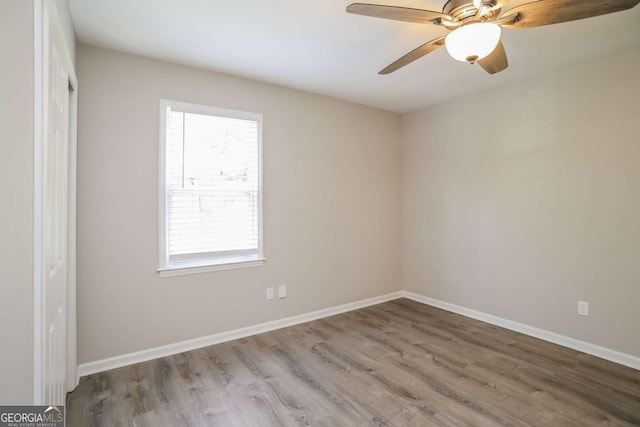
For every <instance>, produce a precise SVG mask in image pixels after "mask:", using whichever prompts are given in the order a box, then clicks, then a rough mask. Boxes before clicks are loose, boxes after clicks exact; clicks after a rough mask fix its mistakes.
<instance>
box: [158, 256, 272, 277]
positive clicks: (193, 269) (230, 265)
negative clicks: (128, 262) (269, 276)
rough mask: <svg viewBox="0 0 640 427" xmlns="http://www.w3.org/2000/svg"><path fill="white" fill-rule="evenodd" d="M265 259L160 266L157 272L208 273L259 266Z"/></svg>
mask: <svg viewBox="0 0 640 427" xmlns="http://www.w3.org/2000/svg"><path fill="white" fill-rule="evenodd" d="M265 261H266V259H265V258H254V259H250V260H246V261H231V262H225V263H221V264H205V265H197V264H196V265H193V264H186V265H179V266H171V267H160V268H159V269H158V273H160V277H173V276H183V275H186V274H198V273H208V272H211V271H223V270H236V269H238V268H251V267H260V266H261V265H263V264H264V262H265Z"/></svg>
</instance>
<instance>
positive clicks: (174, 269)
mask: <svg viewBox="0 0 640 427" xmlns="http://www.w3.org/2000/svg"><path fill="white" fill-rule="evenodd" d="M167 108H170V109H172V110H177V111H182V112H185V113H193V114H205V115H210V116H218V117H227V118H233V119H243V120H253V121H255V122H257V123H258V255H257V258H252V259H250V260H234V259H217V260H216V259H207V260H195V261H193V262H191V263H189V262H180V263H179V265H178V264H176V263H170V262H169V251H168V247H167V241H168V228H169V227H168V222H167V219H168V218H167V212H168V205H167V191H166V151H167V150H166V145H167V144H166V126H167V123H166V122H167ZM159 183H160V185H159V189H160V191H159V199H158V200H159V203H158V205H159V216H158V218H159V221H158V222H159V234H158V240H159V246H160V248H159V250H160V252H159V253H160V259H159V268H158V272H159V273H160V276H161V277H167V276H177V275H183V274H195V273H205V272H209V271H220V270H231V269H236V268H246V267H258V266H261V265H263V264H264V261H265V260H266V258H265V257H264V249H263V248H264V243H263V234H262V224H263V221H262V114H259V113H250V112H245V111H236V110H229V109H226V108H218V107H211V106H207V105H198V104H191V103H186V102H179V101H171V100H168V99H161V100H160V144H159Z"/></svg>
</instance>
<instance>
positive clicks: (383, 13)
mask: <svg viewBox="0 0 640 427" xmlns="http://www.w3.org/2000/svg"><path fill="white" fill-rule="evenodd" d="M347 12H349V13H355V14H356V15H365V16H373V17H376V18H384V19H393V20H395V21H406V22H417V23H418V24H428V23H432V22H433V21H435V20H437V19H445V20H451V17H450V16H449V15H446V14H444V13H440V12H434V11H432V10H424V9H412V8H409V7H397V6H385V5H381V4H368V3H353V4H350V5H349V6H347Z"/></svg>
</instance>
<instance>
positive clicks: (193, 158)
mask: <svg viewBox="0 0 640 427" xmlns="http://www.w3.org/2000/svg"><path fill="white" fill-rule="evenodd" d="M261 163H262V115H260V114H255V113H245V112H240V111H232V110H225V109H220V108H213V107H206V106H201V105H192V104H185V103H181V102H174V101H166V100H162V101H161V102H160V268H159V271H160V274H161V275H163V276H164V275H175V274H185V273H196V272H202V271H211V270H222V269H229V268H237V267H252V266H256V265H261V264H262V262H263V261H264V258H263V253H262V188H261V187H262V185H261V183H262V176H261V175H262V173H261V169H262V165H261Z"/></svg>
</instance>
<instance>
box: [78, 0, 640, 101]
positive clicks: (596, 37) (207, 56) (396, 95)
mask: <svg viewBox="0 0 640 427" xmlns="http://www.w3.org/2000/svg"><path fill="white" fill-rule="evenodd" d="M351 2H352V1H350V0H315V1H310V0H225V1H222V0H69V5H70V9H71V14H72V17H73V23H74V27H75V30H76V35H77V38H78V40H79V41H80V42H83V43H88V44H93V45H97V46H102V47H107V48H111V49H116V50H120V51H124V52H130V53H134V54H139V55H143V56H149V57H153V58H158V59H164V60H168V61H171V62H176V63H182V64H187V65H192V66H196V67H201V68H206V69H210V70H214V71H218V72H223V73H228V74H234V75H238V76H243V77H248V78H252V79H256V80H261V81H265V82H269V83H275V84H278V85H282V86H287V87H292V88H296V89H301V90H305V91H308V92H313V93H319V94H323V95H328V96H333V97H337V98H341V99H347V100H350V101H355V102H359V103H362V104H366V105H371V106H375V107H380V108H384V109H387V110H391V111H397V112H407V111H413V110H417V109H420V108H423V107H427V106H430V105H434V104H438V103H441V102H444V101H446V100H449V99H453V98H459V97H462V96H465V95H467V94H470V93H473V92H478V91H483V90H486V89H489V88H492V87H496V86H501V85H504V84H506V83H511V82H515V81H518V80H521V79H523V78H524V77H526V76H529V75H532V74H538V73H542V72H545V71H548V70H550V69H555V68H561V67H566V66H568V65H570V64H574V63H578V62H581V61H584V60H587V59H589V58H594V57H597V56H603V55H607V54H608V53H612V52H615V51H619V50H624V49H630V48H633V47H638V46H640V25H639V24H638V23H639V22H640V6H638V7H636V8H634V9H632V10H628V11H624V12H619V13H615V14H611V15H606V16H601V17H597V18H590V19H585V20H582V21H576V22H570V23H564V24H557V25H551V26H547V27H539V28H532V29H522V30H508V29H505V30H503V33H502V40H503V43H504V45H505V47H506V49H507V54H508V57H509V64H510V65H509V68H508V69H507V70H505V71H503V72H501V73H499V74H496V75H493V76H491V75H489V74H486V73H485V72H484V71H483V70H482V69H481V68H480V67H478V66H470V65H467V64H465V63H462V62H457V61H455V60H453V59H452V58H450V57H449V55H448V54H447V52H446V50H445V49H444V48H442V49H440V50H438V51H436V52H434V53H432V54H429V55H427V56H425V57H423V58H421V59H419V60H417V61H416V62H414V63H412V64H409V65H408V66H406V67H405V68H403V69H401V70H399V71H396V72H395V73H392V74H389V75H386V76H380V75H378V71H379V70H380V69H382V68H383V67H385V66H386V65H388V64H390V63H391V62H393V61H395V60H396V59H397V58H399V57H400V56H402V55H404V54H405V53H407V52H409V51H410V50H412V49H414V48H415V47H417V46H419V45H421V44H422V43H424V42H426V41H428V40H430V39H432V38H435V37H438V36H440V35H443V34H444V33H446V30H444V29H442V28H440V27H437V26H434V25H422V24H412V23H407V22H399V21H390V20H386V19H377V18H370V17H364V16H358V15H352V14H347V13H346V12H345V8H346V6H347V5H348V4H350V3H351ZM364 2H366V0H364ZM370 2H373V3H379V4H391V5H395V6H406V7H417V8H423V9H431V10H437V11H439V10H441V9H442V5H443V4H444V0H388V1H385V0H370ZM511 3H513V4H519V3H522V1H521V0H518V1H511Z"/></svg>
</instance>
